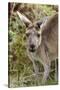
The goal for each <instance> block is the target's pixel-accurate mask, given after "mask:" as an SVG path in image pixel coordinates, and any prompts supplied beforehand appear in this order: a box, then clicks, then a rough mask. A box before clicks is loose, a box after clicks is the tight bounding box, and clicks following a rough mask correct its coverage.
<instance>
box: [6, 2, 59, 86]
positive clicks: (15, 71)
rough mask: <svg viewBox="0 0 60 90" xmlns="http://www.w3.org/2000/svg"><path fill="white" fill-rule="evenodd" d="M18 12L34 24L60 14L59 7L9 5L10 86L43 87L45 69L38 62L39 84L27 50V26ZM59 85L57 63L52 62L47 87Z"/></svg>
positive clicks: (22, 4)
mask: <svg viewBox="0 0 60 90" xmlns="http://www.w3.org/2000/svg"><path fill="white" fill-rule="evenodd" d="M17 10H19V11H20V12H21V13H23V14H24V15H26V16H27V17H28V18H29V19H30V20H31V21H32V22H34V21H36V20H39V19H41V18H43V17H44V16H51V15H53V14H54V13H56V12H58V6H57V5H40V4H26V3H9V4H8V15H9V16H8V48H9V50H8V82H9V85H8V86H9V87H22V86H36V85H41V78H42V76H43V71H44V69H43V66H42V65H41V64H40V63H39V62H36V64H37V65H38V66H39V71H40V76H39V77H40V80H39V84H37V80H36V78H35V74H34V69H33V64H32V62H31V61H30V60H29V58H28V57H27V53H26V48H25V43H26V40H25V31H26V26H25V24H24V23H23V22H22V21H21V20H20V19H19V17H18V16H17V14H16V11H17ZM57 83H58V81H55V62H52V65H51V73H50V76H49V78H48V80H47V82H46V85H53V84H57Z"/></svg>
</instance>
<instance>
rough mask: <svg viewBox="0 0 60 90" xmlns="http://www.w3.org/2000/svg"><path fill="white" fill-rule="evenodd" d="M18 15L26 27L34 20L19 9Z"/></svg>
mask: <svg viewBox="0 0 60 90" xmlns="http://www.w3.org/2000/svg"><path fill="white" fill-rule="evenodd" d="M17 15H18V16H19V18H20V20H21V21H22V22H23V23H24V24H25V25H26V27H28V26H29V24H31V23H32V22H31V21H30V20H29V19H28V18H27V17H26V16H25V15H23V14H21V13H20V12H19V11H17Z"/></svg>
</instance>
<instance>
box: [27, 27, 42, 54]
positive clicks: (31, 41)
mask: <svg viewBox="0 0 60 90" xmlns="http://www.w3.org/2000/svg"><path fill="white" fill-rule="evenodd" d="M37 29H38V28H37V27H34V26H33V25H32V26H30V27H28V29H27V31H26V40H27V48H28V50H29V51H30V52H35V51H36V50H37V48H38V47H39V46H40V44H41V31H40V30H37Z"/></svg>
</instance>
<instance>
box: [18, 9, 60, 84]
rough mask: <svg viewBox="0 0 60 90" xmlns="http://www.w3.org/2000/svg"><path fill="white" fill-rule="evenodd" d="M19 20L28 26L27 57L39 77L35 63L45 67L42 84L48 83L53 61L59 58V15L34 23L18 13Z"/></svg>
mask: <svg viewBox="0 0 60 90" xmlns="http://www.w3.org/2000/svg"><path fill="white" fill-rule="evenodd" d="M17 14H18V16H19V18H20V19H21V20H22V21H23V22H24V23H25V25H26V27H27V28H26V49H27V55H28V57H29V58H30V60H31V61H32V63H33V67H34V71H35V74H36V76H37V77H38V73H39V71H38V68H37V66H36V63H35V61H39V62H40V63H41V64H42V65H43V67H44V74H43V79H42V83H45V82H46V81H47V78H48V76H49V72H50V66H51V61H53V60H57V58H58V14H57V13H56V14H54V15H52V16H49V17H45V18H43V19H41V20H39V21H36V22H34V23H32V22H31V21H30V20H29V19H28V18H27V17H26V16H24V15H23V14H21V13H20V12H19V11H17Z"/></svg>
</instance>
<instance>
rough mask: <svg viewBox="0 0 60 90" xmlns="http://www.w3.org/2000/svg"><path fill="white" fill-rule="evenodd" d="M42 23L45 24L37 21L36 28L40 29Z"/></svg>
mask: <svg viewBox="0 0 60 90" xmlns="http://www.w3.org/2000/svg"><path fill="white" fill-rule="evenodd" d="M42 23H43V22H42V21H41V20H39V21H36V22H35V25H36V28H39V29H40V27H41V25H42Z"/></svg>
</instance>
